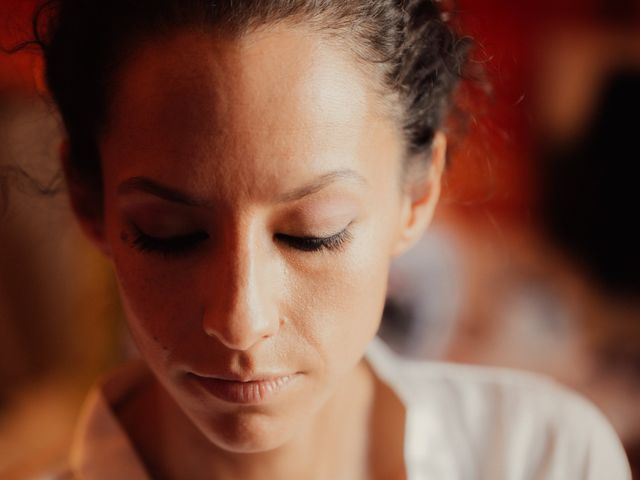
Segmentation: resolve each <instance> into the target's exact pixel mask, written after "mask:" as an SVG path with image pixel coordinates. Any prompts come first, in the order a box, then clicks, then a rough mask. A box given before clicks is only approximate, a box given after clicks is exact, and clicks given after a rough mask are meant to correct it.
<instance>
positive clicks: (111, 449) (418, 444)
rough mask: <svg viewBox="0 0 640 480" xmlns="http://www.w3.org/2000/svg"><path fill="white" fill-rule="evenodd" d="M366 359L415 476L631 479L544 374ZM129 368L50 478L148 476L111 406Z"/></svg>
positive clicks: (576, 401) (134, 376)
mask: <svg viewBox="0 0 640 480" xmlns="http://www.w3.org/2000/svg"><path fill="white" fill-rule="evenodd" d="M366 358H367V360H368V362H369V364H370V365H371V367H372V368H373V370H374V372H376V374H377V375H378V376H379V378H380V379H381V380H382V381H384V382H385V383H386V384H387V385H388V386H389V387H390V388H391V389H392V390H394V391H395V392H396V394H397V395H398V397H399V398H400V399H401V400H402V402H403V403H404V406H405V408H406V422H407V423H406V426H405V451H404V454H405V462H406V470H407V474H408V478H409V480H433V479H435V480H475V479H479V480H480V479H482V480H521V479H522V480H525V479H526V480H542V479H545V480H630V479H631V473H630V469H629V465H628V462H627V459H626V456H625V453H624V450H623V449H622V445H621V444H620V441H619V440H618V438H617V436H616V434H615V433H614V431H613V429H612V427H611V426H610V425H609V423H608V422H607V421H606V420H605V418H604V417H603V415H602V414H601V413H600V412H599V411H598V410H597V409H596V408H595V407H594V406H593V405H592V404H591V403H589V402H588V401H587V400H585V399H583V398H581V397H579V396H578V395H576V394H574V393H572V392H570V391H569V390H568V389H566V388H564V387H561V386H560V385H558V384H556V383H554V382H553V381H551V380H549V379H546V378H544V377H541V376H538V375H534V374H529V373H523V372H518V371H514V370H508V369H498V368H486V367H475V366H462V365H457V364H446V363H434V362H423V361H412V360H407V359H404V358H401V357H400V356H398V355H396V354H395V353H394V352H392V351H391V350H390V349H389V348H388V347H387V346H386V344H384V342H383V341H382V340H380V339H379V338H377V337H376V338H375V339H374V340H373V341H372V343H371V344H370V346H369V348H368V350H367V353H366ZM144 375H148V372H147V370H146V368H145V367H144V365H142V364H141V363H139V362H138V363H132V364H130V365H128V366H127V367H126V368H125V369H122V370H120V371H117V372H115V373H114V374H113V375H111V376H110V377H109V378H107V379H106V380H105V381H104V382H101V383H100V384H99V385H98V386H96V387H95V388H94V389H93V390H92V391H91V393H90V395H89V397H88V398H87V401H86V403H85V406H84V408H83V412H82V415H81V418H80V421H79V423H78V428H77V432H76V436H75V441H74V444H73V447H72V451H71V456H70V467H69V468H68V469H66V470H65V471H64V472H61V473H60V474H58V475H54V476H51V475H49V476H45V477H42V478H43V479H44V478H48V479H53V478H57V479H63V478H64V479H66V478H68V479H71V478H79V479H82V480H113V479H126V480H142V479H148V478H150V477H149V475H148V473H147V472H146V471H145V468H144V465H143V464H142V462H141V461H140V459H139V458H138V457H137V455H136V453H135V450H134V448H133V446H132V445H131V443H130V440H129V438H128V437H127V435H126V433H125V431H124V429H123V427H122V426H121V425H120V423H119V421H118V419H117V417H116V416H115V414H114V412H113V410H112V407H111V406H112V405H116V404H117V403H118V401H119V400H120V399H123V398H124V397H125V396H126V395H127V392H129V391H130V390H131V389H132V388H133V387H134V386H135V385H136V383H137V382H138V381H139V380H140V379H141V377H142V376H144Z"/></svg>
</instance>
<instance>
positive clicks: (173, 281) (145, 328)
mask: <svg viewBox="0 0 640 480" xmlns="http://www.w3.org/2000/svg"><path fill="white" fill-rule="evenodd" d="M113 261H114V267H115V271H116V276H117V278H118V286H119V289H120V295H121V297H122V300H123V303H124V308H125V311H126V316H127V323H128V326H129V330H130V332H131V336H132V338H133V340H134V342H135V344H136V346H137V347H138V349H139V350H140V353H141V354H142V356H143V357H145V358H146V359H147V360H148V361H149V362H150V363H154V364H158V363H162V364H168V363H170V362H171V360H172V357H175V355H176V354H177V352H179V351H181V350H182V349H183V348H184V349H188V348H189V345H190V344H191V345H193V344H194V341H195V339H196V335H197V333H198V326H199V321H200V318H201V313H200V312H201V307H200V304H199V303H198V301H197V299H196V298H195V297H194V290H193V289H192V288H189V285H190V282H189V280H188V278H186V276H187V275H186V272H188V271H189V270H188V269H185V268H184V267H183V268H176V267H173V266H168V265H169V264H168V263H166V262H164V261H163V260H162V259H153V258H151V257H150V256H149V255H146V254H144V255H143V254H140V253H138V252H137V251H134V250H133V249H132V248H130V247H128V246H126V245H123V246H122V247H120V248H119V249H117V250H116V251H115V252H114V256H113Z"/></svg>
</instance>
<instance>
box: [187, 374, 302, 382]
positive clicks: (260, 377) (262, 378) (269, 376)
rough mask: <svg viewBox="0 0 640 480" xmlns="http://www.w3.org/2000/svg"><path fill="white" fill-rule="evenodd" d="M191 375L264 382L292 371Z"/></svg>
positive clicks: (229, 380) (215, 378) (234, 380)
mask: <svg viewBox="0 0 640 480" xmlns="http://www.w3.org/2000/svg"><path fill="white" fill-rule="evenodd" d="M192 374H193V375H195V376H197V377H201V378H209V379H213V380H225V381H227V382H241V383H248V382H266V381H269V380H277V379H278V378H282V377H288V376H291V375H293V373H260V374H256V373H252V374H249V373H247V374H236V373H214V374H202V373H195V372H192Z"/></svg>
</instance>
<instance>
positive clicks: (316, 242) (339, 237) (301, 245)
mask: <svg viewBox="0 0 640 480" xmlns="http://www.w3.org/2000/svg"><path fill="white" fill-rule="evenodd" d="M274 238H275V239H276V240H277V241H278V242H281V243H284V244H286V245H288V246H290V247H293V248H295V249H297V250H301V251H303V252H318V251H321V250H325V249H326V250H334V251H335V250H340V249H342V248H343V247H344V246H345V245H346V243H347V242H349V241H350V240H351V238H352V235H351V232H350V231H349V230H348V229H346V228H345V229H344V230H342V231H341V232H339V233H336V234H335V235H331V236H329V237H295V236H292V235H286V234H284V233H277V234H276V235H275V237H274Z"/></svg>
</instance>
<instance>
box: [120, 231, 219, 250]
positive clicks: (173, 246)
mask: <svg viewBox="0 0 640 480" xmlns="http://www.w3.org/2000/svg"><path fill="white" fill-rule="evenodd" d="M133 230H134V234H135V238H134V239H133V242H132V243H133V246H134V247H135V248H137V249H138V250H140V251H141V252H146V253H159V254H162V255H165V256H179V255H184V254H188V253H190V252H191V251H193V250H195V249H196V248H197V247H198V245H199V244H200V243H202V242H203V241H205V240H207V239H208V238H209V235H208V234H207V233H206V232H204V231H196V232H193V233H188V234H185V235H177V236H173V237H162V238H161V237H154V236H151V235H148V234H146V233H144V232H143V231H142V230H140V228H138V227H137V226H133Z"/></svg>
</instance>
